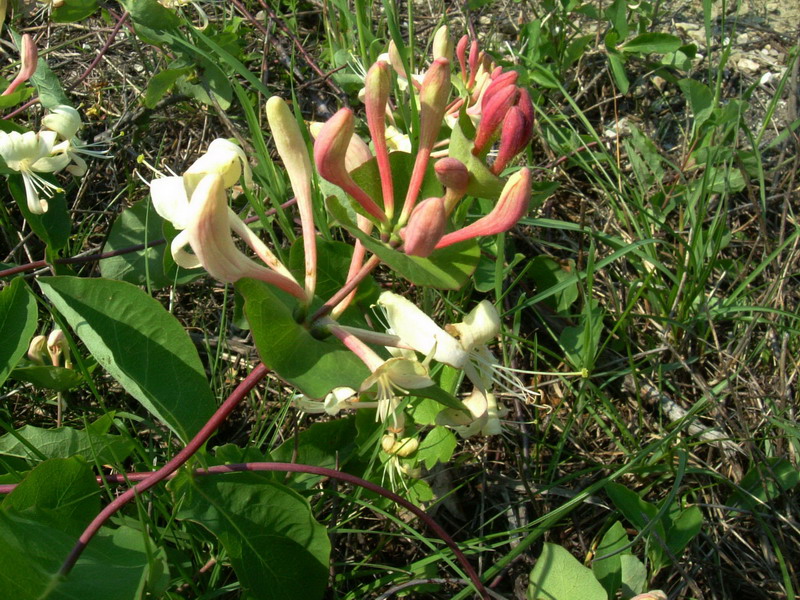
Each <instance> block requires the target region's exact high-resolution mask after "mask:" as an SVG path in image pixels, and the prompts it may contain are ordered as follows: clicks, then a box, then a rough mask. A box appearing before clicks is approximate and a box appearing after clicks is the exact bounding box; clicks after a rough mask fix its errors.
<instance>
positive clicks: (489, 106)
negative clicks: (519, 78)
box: [472, 85, 519, 155]
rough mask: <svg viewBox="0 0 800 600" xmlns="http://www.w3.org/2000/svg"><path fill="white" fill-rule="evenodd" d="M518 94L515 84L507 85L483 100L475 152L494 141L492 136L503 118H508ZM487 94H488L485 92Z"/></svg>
mask: <svg viewBox="0 0 800 600" xmlns="http://www.w3.org/2000/svg"><path fill="white" fill-rule="evenodd" d="M487 91H488V90H487ZM518 95H519V88H517V87H516V86H515V85H506V86H503V87H502V88H501V89H500V90H499V91H497V92H496V93H495V94H494V95H493V96H492V97H491V98H490V99H489V101H488V102H487V101H484V102H483V108H482V110H481V122H480V123H479V124H478V130H477V131H476V132H475V147H474V148H473V150H472V153H473V154H475V155H478V154H480V153H481V152H483V151H484V150H485V149H486V148H487V147H488V146H489V144H491V143H492V138H493V137H494V136H495V134H496V133H497V130H498V129H499V128H500V125H501V124H502V123H503V119H505V118H506V114H507V113H508V110H509V109H510V108H511V107H512V106H513V105H514V104H516V102H517V97H518ZM485 96H486V94H484V97H485Z"/></svg>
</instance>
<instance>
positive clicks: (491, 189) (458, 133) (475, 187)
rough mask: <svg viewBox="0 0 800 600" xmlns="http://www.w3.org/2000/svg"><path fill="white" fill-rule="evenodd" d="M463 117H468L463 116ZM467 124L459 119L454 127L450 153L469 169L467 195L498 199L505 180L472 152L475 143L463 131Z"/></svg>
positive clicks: (451, 135)
mask: <svg viewBox="0 0 800 600" xmlns="http://www.w3.org/2000/svg"><path fill="white" fill-rule="evenodd" d="M463 119H466V117H463ZM467 120H468V119H467ZM466 126H467V124H466V123H464V124H462V119H459V121H458V123H456V125H455V127H453V131H452V133H451V134H450V146H449V148H450V149H449V151H448V155H449V156H450V157H451V158H457V159H458V160H460V161H461V162H462V163H464V165H466V167H467V170H468V171H469V185H468V186H467V195H469V196H475V197H477V198H488V199H489V200H496V199H497V198H499V197H500V192H502V191H503V186H504V185H505V182H504V181H503V180H502V179H500V178H499V177H497V175H495V174H493V173H492V172H491V171H490V170H489V168H488V167H487V166H486V163H485V162H484V160H483V159H482V158H479V157H477V156H475V155H474V154H472V149H473V148H474V147H475V145H474V144H473V143H472V140H471V139H469V138H467V136H466V135H464V132H463V131H462V127H466Z"/></svg>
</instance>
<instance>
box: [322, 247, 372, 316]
mask: <svg viewBox="0 0 800 600" xmlns="http://www.w3.org/2000/svg"><path fill="white" fill-rule="evenodd" d="M379 264H381V259H380V258H378V256H377V255H376V254H373V255H372V256H371V257H370V259H369V260H368V261H367V262H365V263H364V266H363V267H361V270H360V271H359V272H358V273H356V274H355V275H354V276H353V278H352V279H350V280H349V281H348V282H347V283H345V284H344V286H343V287H342V289H340V290H339V291H338V292H336V293H335V294H334V295H333V296H331V297H330V299H329V300H328V301H327V302H325V304H323V305H322V306H320V307H319V309H317V312H315V313H314V315H313V316H312V317H311V320H310V321H309V322H310V323H313V322H314V321H316V320H317V319H319V318H320V317H324V316H325V315H327V314H328V313H329V312H331V311H332V310H333V308H334V307H335V306H336V305H337V304H339V302H341V301H342V300H344V299H345V298H346V297H347V295H348V294H349V293H350V292H352V291H353V290H354V289H356V288H357V287H358V284H359V283H361V281H362V280H363V279H364V278H365V277H366V276H367V275H369V274H370V273H371V272H372V269H374V268H375V267H377V266H378V265H379Z"/></svg>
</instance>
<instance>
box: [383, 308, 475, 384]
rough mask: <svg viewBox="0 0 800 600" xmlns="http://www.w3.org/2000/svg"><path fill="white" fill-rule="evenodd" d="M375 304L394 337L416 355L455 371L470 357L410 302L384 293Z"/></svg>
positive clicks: (451, 337)
mask: <svg viewBox="0 0 800 600" xmlns="http://www.w3.org/2000/svg"><path fill="white" fill-rule="evenodd" d="M378 305H379V306H381V307H382V308H383V310H384V312H385V314H386V319H387V320H388V321H389V327H391V329H392V331H393V332H394V333H395V335H398V336H400V339H401V340H403V342H404V343H405V344H407V345H408V346H410V347H411V348H413V349H414V350H416V351H417V352H420V353H422V354H424V355H426V356H431V357H432V358H433V360H435V361H437V362H441V363H444V364H446V365H450V366H451V367H456V368H458V369H461V368H464V366H465V365H466V364H467V363H468V361H469V355H468V354H467V353H466V352H465V351H464V349H463V348H462V347H461V344H459V343H458V341H457V340H456V339H455V338H454V337H453V336H452V335H450V334H449V333H447V332H446V331H444V330H443V329H442V328H441V327H439V326H438V325H437V324H436V323H435V322H434V321H433V319H431V318H430V317H429V316H428V315H426V314H425V313H424V312H422V311H421V310H420V309H419V308H417V306H416V305H415V304H414V303H413V302H411V301H409V300H406V299H405V298H403V297H402V296H398V295H397V294H395V293H393V292H383V293H382V294H381V296H380V298H379V299H378Z"/></svg>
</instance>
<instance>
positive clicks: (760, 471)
mask: <svg viewBox="0 0 800 600" xmlns="http://www.w3.org/2000/svg"><path fill="white" fill-rule="evenodd" d="M799 482H800V471H798V469H797V467H795V466H793V465H792V463H790V462H789V461H788V460H786V459H783V458H767V459H766V460H764V461H763V462H756V463H755V465H754V466H753V467H752V468H751V469H750V470H749V471H748V472H747V473H745V475H744V477H742V481H741V482H740V483H739V487H740V488H741V489H738V490H736V491H735V492H734V493H733V494H731V496H730V498H728V501H727V502H726V503H725V504H727V505H728V506H732V507H735V508H744V509H746V510H761V511H769V510H770V509H769V507H768V506H764V504H766V503H768V502H770V501H771V500H774V499H775V498H777V497H778V496H779V495H780V494H782V493H784V492H787V491H789V490H791V489H793V488H795V487H797V484H798V483H799ZM762 503H763V504H762Z"/></svg>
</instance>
